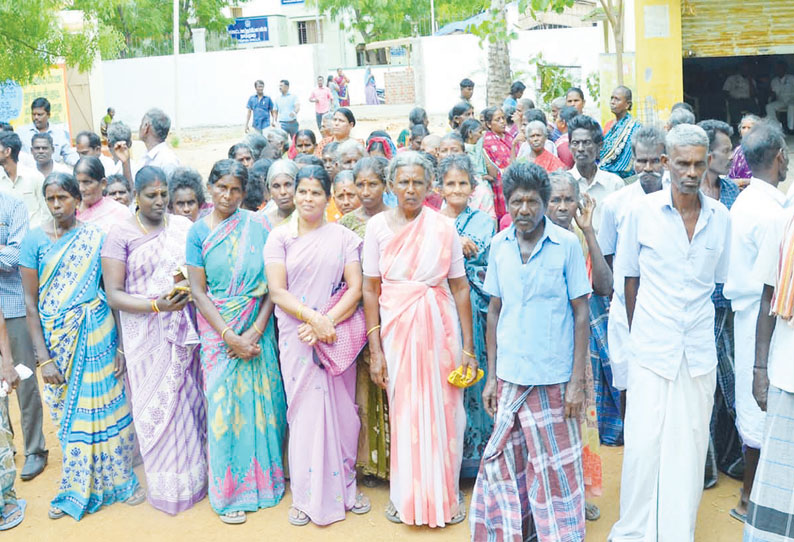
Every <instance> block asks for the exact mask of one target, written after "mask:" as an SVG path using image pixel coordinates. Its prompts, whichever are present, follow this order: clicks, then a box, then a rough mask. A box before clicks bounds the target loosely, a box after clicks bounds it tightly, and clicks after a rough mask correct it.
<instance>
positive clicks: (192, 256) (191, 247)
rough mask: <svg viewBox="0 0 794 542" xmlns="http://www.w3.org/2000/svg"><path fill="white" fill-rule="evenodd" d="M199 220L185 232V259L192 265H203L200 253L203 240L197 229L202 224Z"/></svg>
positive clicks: (202, 257)
mask: <svg viewBox="0 0 794 542" xmlns="http://www.w3.org/2000/svg"><path fill="white" fill-rule="evenodd" d="M202 225H203V224H202V222H201V220H199V221H198V222H196V223H195V224H193V225H192V226H191V227H190V231H189V232H188V233H187V246H186V247H185V261H186V262H187V264H188V265H192V266H193V267H204V256H203V255H202V254H201V245H202V243H203V240H202V239H201V234H200V233H199V229H200V228H201V226H202Z"/></svg>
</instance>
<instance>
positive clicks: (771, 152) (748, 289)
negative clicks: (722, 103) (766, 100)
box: [723, 121, 788, 516]
mask: <svg viewBox="0 0 794 542" xmlns="http://www.w3.org/2000/svg"><path fill="white" fill-rule="evenodd" d="M742 148H743V149H744V156H745V158H746V159H747V165H749V166H750V168H751V169H752V170H753V178H752V179H750V184H749V185H748V186H747V188H745V189H744V190H743V191H742V192H741V194H739V197H737V198H736V202H735V203H734V204H733V207H731V210H730V215H731V226H732V227H731V261H730V269H729V271H728V281H727V282H726V283H725V288H724V290H723V294H724V295H725V297H726V298H727V299H730V300H731V306H732V308H733V310H734V313H735V315H734V323H733V334H734V368H735V369H734V370H735V374H736V426H737V428H738V429H739V435H740V436H741V437H742V443H743V444H744V447H745V452H744V457H745V461H744V464H745V467H744V488H743V490H742V495H741V496H740V499H739V504H738V505H737V506H736V508H735V509H734V514H735V515H739V516H744V515H745V514H746V512H747V501H748V499H749V498H750V491H751V489H752V487H753V478H754V476H755V470H756V466H757V464H758V457H759V450H760V449H761V441H762V439H763V435H764V420H765V418H764V412H763V411H762V410H761V409H760V408H759V406H758V403H756V401H755V398H754V397H753V364H754V362H755V333H756V323H757V320H758V310H759V307H760V304H761V293H762V291H763V286H764V285H763V283H762V282H761V281H760V280H757V279H756V278H755V277H754V276H753V273H752V269H753V264H754V262H755V261H756V258H757V257H758V250H759V247H760V245H761V241H762V240H763V237H764V235H765V234H766V230H767V229H768V228H769V226H770V224H771V223H772V221H773V220H774V219H775V217H776V216H778V215H779V214H780V212H781V211H782V209H783V208H784V207H785V205H786V196H785V195H784V194H783V192H781V191H780V190H778V188H777V186H778V184H780V183H782V182H783V181H785V180H786V170H787V168H788V148H787V147H786V139H785V137H784V135H783V132H782V131H781V130H780V128H778V127H777V126H776V123H772V122H770V121H762V122H759V123H756V125H755V126H754V127H753V129H752V130H750V132H748V133H747V135H745V136H744V138H743V139H742Z"/></svg>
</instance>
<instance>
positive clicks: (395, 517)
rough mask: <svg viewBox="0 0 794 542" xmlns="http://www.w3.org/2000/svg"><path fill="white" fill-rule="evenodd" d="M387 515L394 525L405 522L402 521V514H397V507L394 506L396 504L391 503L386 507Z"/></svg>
mask: <svg viewBox="0 0 794 542" xmlns="http://www.w3.org/2000/svg"><path fill="white" fill-rule="evenodd" d="M385 514H386V519H388V520H389V521H391V522H392V523H402V522H403V520H401V519H400V514H399V513H398V512H397V507H396V506H394V503H393V502H391V501H389V504H388V506H386V510H385Z"/></svg>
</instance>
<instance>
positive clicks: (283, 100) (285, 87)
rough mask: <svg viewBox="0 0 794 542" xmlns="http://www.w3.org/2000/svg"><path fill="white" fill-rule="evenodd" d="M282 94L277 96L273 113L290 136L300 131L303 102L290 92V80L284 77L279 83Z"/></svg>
mask: <svg viewBox="0 0 794 542" xmlns="http://www.w3.org/2000/svg"><path fill="white" fill-rule="evenodd" d="M278 89H279V90H280V91H281V94H280V95H279V96H277V97H276V106H275V107H274V108H273V111H272V113H271V114H272V115H273V116H274V120H275V118H276V117H277V118H278V122H279V124H280V125H281V129H282V130H284V131H285V132H287V133H288V134H289V136H290V138H292V137H294V136H295V133H296V132H297V131H298V112H299V111H300V109H301V104H299V103H298V99H297V98H296V97H295V95H294V94H290V91H289V81H287V80H286V79H282V80H281V82H280V83H279V84H278Z"/></svg>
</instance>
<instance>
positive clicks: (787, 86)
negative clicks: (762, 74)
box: [769, 73, 794, 102]
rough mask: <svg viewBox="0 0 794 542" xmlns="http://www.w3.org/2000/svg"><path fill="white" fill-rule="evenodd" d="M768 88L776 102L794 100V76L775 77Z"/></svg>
mask: <svg viewBox="0 0 794 542" xmlns="http://www.w3.org/2000/svg"><path fill="white" fill-rule="evenodd" d="M769 86H770V87H771V88H772V92H774V93H775V97H776V98H777V99H778V100H783V101H785V102H788V101H789V100H792V99H794V75H791V74H790V73H787V74H786V75H784V76H783V77H775V78H774V79H772V83H771V84H770V85H769Z"/></svg>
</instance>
